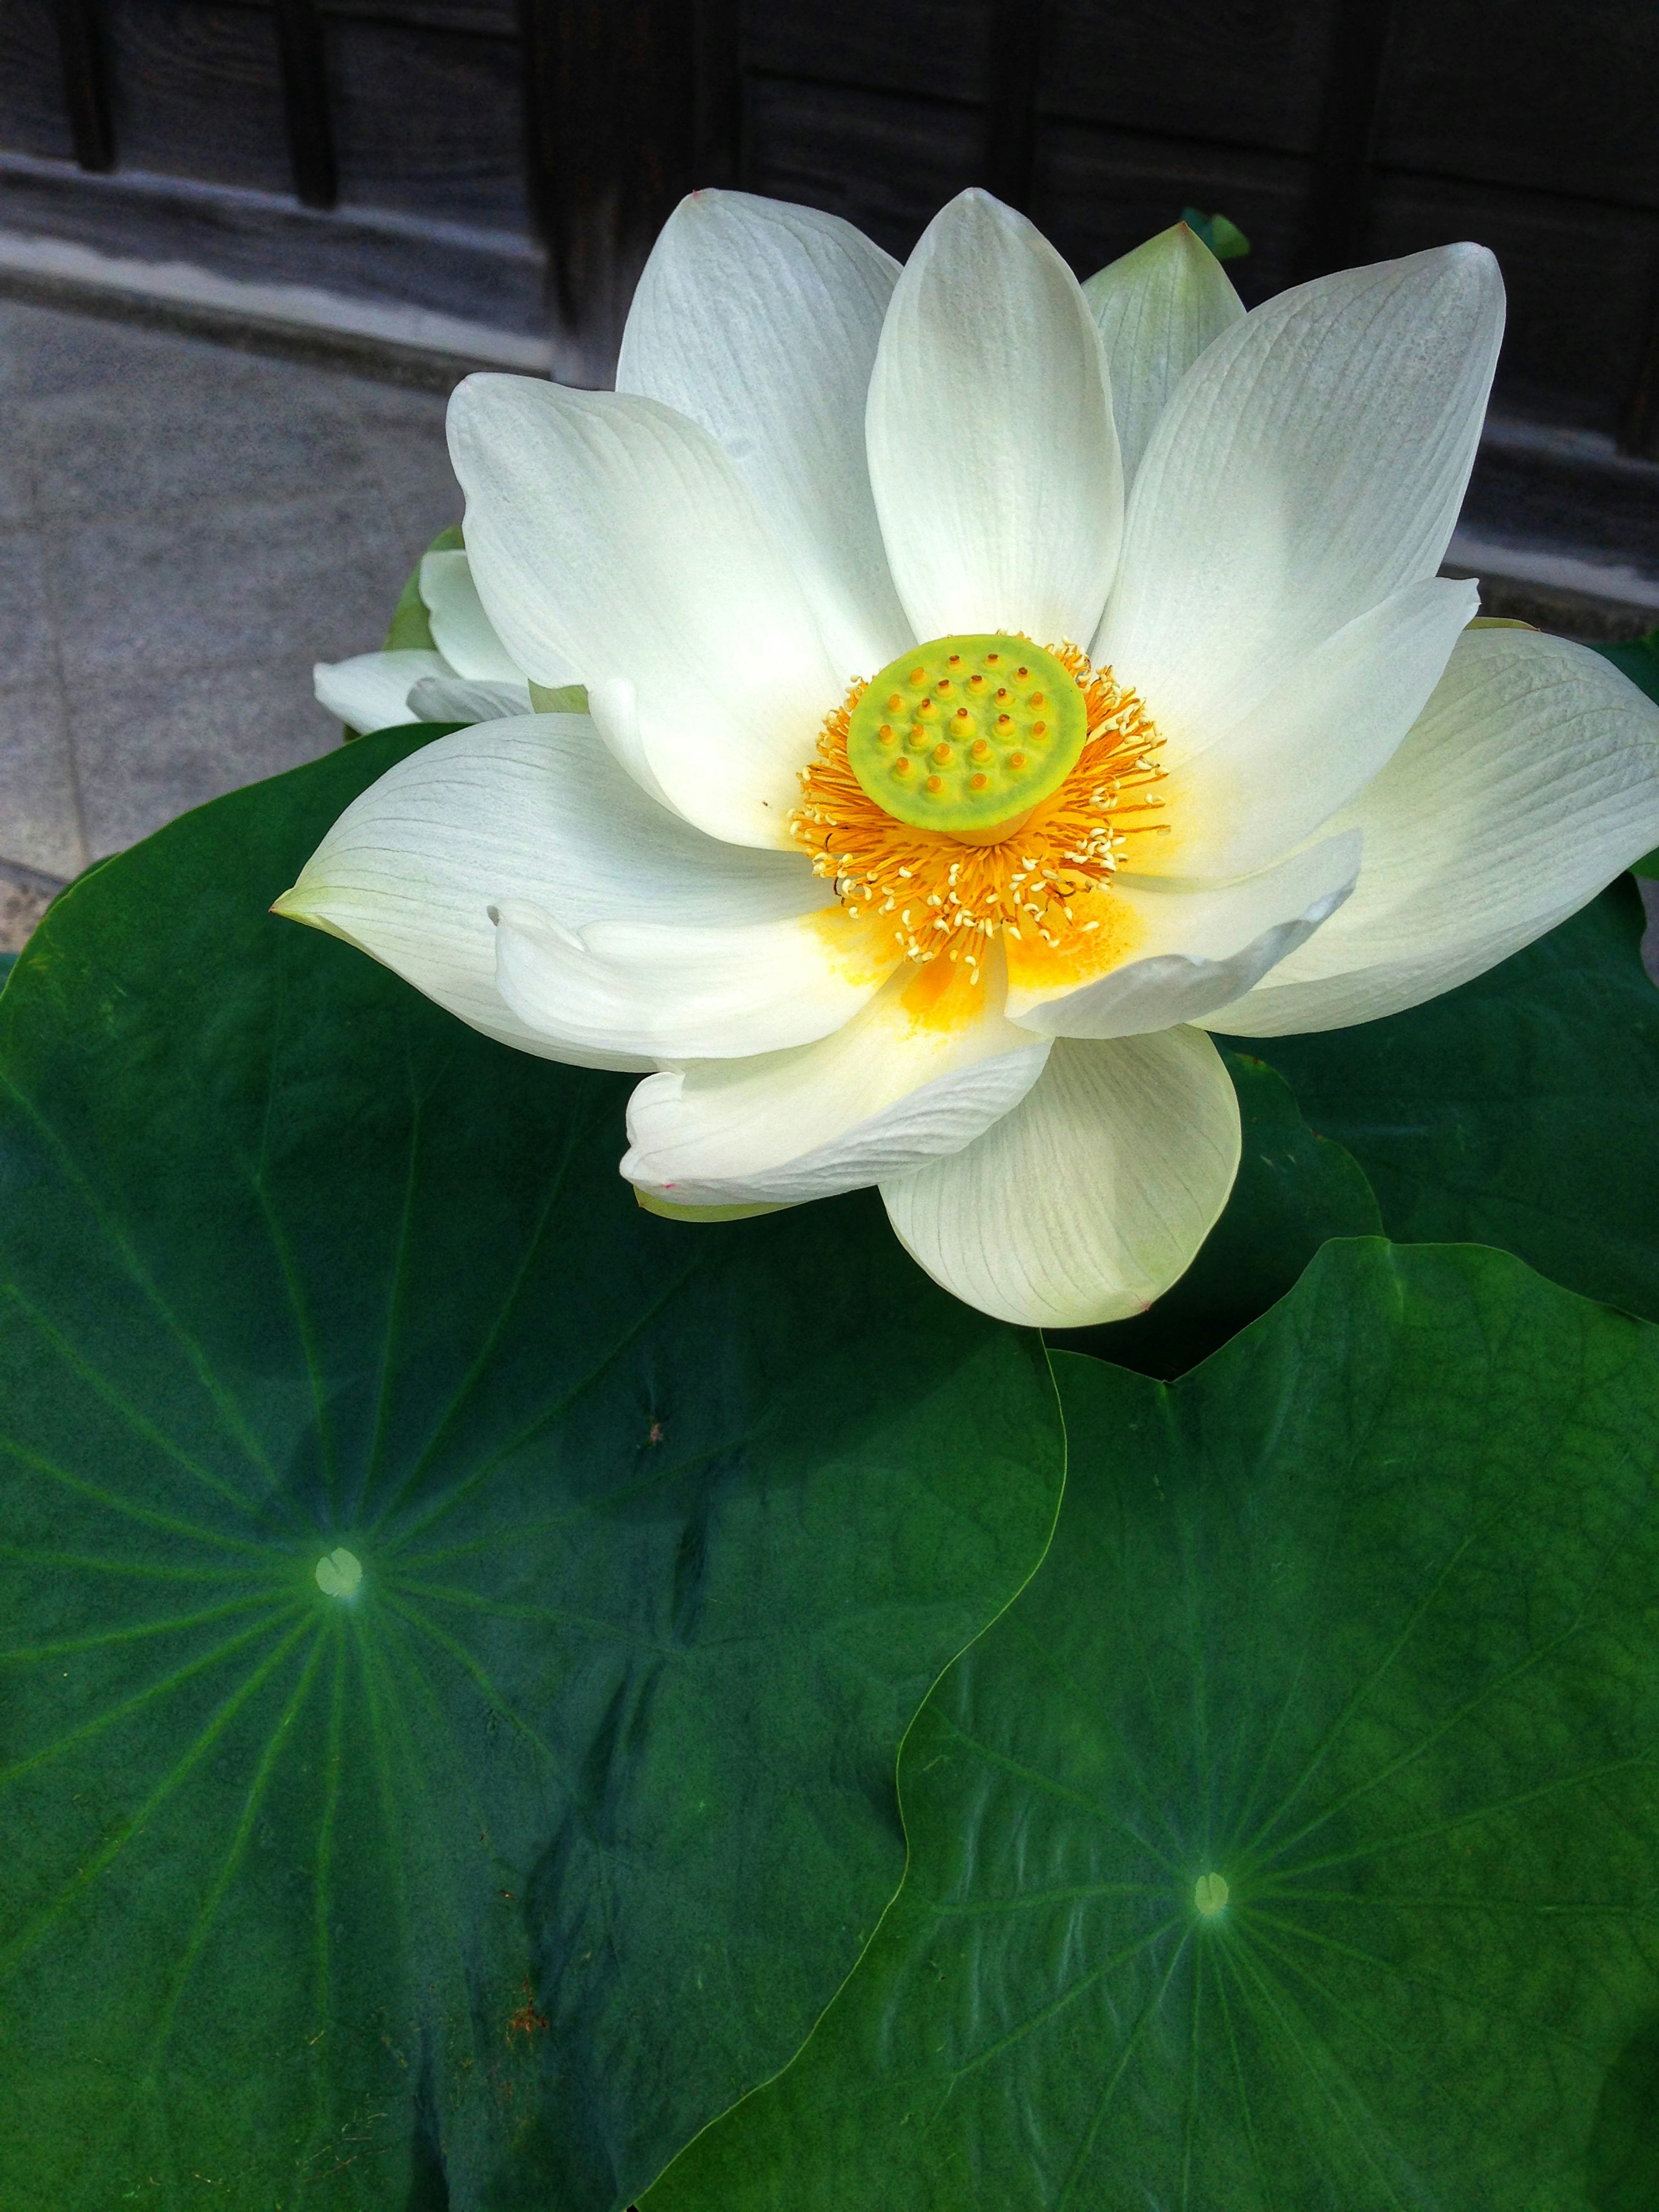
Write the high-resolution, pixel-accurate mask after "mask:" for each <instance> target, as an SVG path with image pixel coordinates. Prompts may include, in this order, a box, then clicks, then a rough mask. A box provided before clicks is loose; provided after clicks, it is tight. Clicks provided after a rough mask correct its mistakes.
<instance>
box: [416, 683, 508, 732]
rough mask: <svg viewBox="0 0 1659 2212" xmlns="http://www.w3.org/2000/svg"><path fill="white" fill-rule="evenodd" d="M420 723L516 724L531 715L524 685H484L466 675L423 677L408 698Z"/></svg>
mask: <svg viewBox="0 0 1659 2212" xmlns="http://www.w3.org/2000/svg"><path fill="white" fill-rule="evenodd" d="M409 711H410V714H413V715H414V717H415V718H416V720H417V721H422V722H503V721H516V720H518V719H519V718H520V716H521V715H524V714H531V713H532V712H533V711H534V710H533V709H532V706H531V704H530V686H529V685H528V684H524V683H519V684H487V683H483V682H482V681H480V680H479V679H478V678H473V677H466V676H423V677H422V678H421V680H420V682H419V683H418V684H416V686H415V688H414V690H412V691H410V695H409Z"/></svg>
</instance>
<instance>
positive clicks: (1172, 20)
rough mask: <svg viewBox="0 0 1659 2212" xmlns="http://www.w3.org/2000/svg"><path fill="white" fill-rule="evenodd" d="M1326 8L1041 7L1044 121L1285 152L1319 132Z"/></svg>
mask: <svg viewBox="0 0 1659 2212" xmlns="http://www.w3.org/2000/svg"><path fill="white" fill-rule="evenodd" d="M1331 15H1332V7H1331V0H1206V4H1203V5H1195V4H1194V0H1181V4H1178V5H1175V6H1171V5H1170V0H1116V4H1115V5H1113V6H1110V7H1103V6H1102V5H1101V4H1100V0H1048V7H1047V9H1046V10H1045V14H1044V21H1043V31H1042V91H1041V94H1040V95H1039V104H1040V106H1042V108H1043V109H1044V110H1045V112H1048V113H1050V114H1054V115H1064V116H1071V117H1075V118H1079V119H1081V120H1085V121H1091V122H1101V123H1114V124H1118V125H1124V126H1127V128H1129V129H1132V130H1136V131H1157V132H1159V133H1167V134H1168V135H1169V136H1170V137H1175V138H1213V139H1215V140H1217V141H1218V142H1219V143H1223V144H1229V145H1242V146H1254V147H1260V148H1262V149H1268V150H1276V151H1279V152H1285V153H1298V154H1299V153H1308V152H1310V151H1311V149H1312V148H1313V146H1314V143H1315V141H1316V137H1317V136H1318V131H1319V119H1320V112H1321V102H1322V94H1323V88H1324V81H1325V71H1326V64H1327V60H1328V52H1329V41H1330V24H1331Z"/></svg>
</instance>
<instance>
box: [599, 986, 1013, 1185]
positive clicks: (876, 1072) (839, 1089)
mask: <svg viewBox="0 0 1659 2212" xmlns="http://www.w3.org/2000/svg"><path fill="white" fill-rule="evenodd" d="M911 972H912V971H910V970H908V969H906V970H902V971H901V973H900V974H899V975H896V976H895V977H894V978H893V980H892V981H891V982H890V983H889V984H888V985H887V986H886V987H885V988H884V990H883V991H881V992H880V993H879V994H878V995H877V996H876V997H875V998H874V999H873V1000H872V1001H871V1002H870V1004H869V1005H868V1006H866V1007H865V1009H864V1011H863V1012H861V1013H860V1014H857V1015H855V1016H854V1018H853V1019H852V1020H851V1021H850V1022H848V1024H846V1026H845V1027H844V1028H842V1029H840V1030H836V1032H835V1034H834V1035H833V1036H828V1037H825V1038H824V1039H823V1041H822V1042H820V1043H817V1044H810V1045H803V1046H801V1047H799V1048H798V1049H797V1050H795V1051H793V1052H775V1053H767V1054H763V1056H761V1057H759V1058H757V1059H754V1060H704V1061H702V1062H694V1063H693V1064H692V1065H691V1066H689V1067H686V1068H684V1069H681V1070H676V1071H673V1072H671V1073H666V1074H662V1075H656V1076H653V1077H652V1079H650V1081H649V1082H647V1083H642V1084H641V1085H640V1087H639V1089H638V1090H637V1091H635V1093H634V1096H633V1098H632V1100H631V1102H630V1103H629V1109H628V1134H629V1142H630V1147H631V1148H630V1150H629V1152H628V1154H627V1156H626V1158H624V1159H623V1166H622V1171H623V1174H624V1175H625V1176H627V1177H628V1179H629V1182H634V1183H637V1184H638V1185H640V1187H641V1188H642V1189H645V1190H647V1191H649V1192H651V1193H652V1194H653V1195H655V1196H657V1197H659V1198H665V1199H669V1200H672V1201H673V1202H674V1203H675V1204H676V1205H681V1206H727V1205H732V1204H737V1203H741V1202H743V1201H745V1200H772V1201H774V1202H777V1203H782V1204H796V1203H799V1201H801V1200H805V1199H811V1198H827V1197H829V1196H830V1195H832V1194H834V1193H835V1192H836V1191H842V1190H858V1189H861V1188H864V1187H865V1186H866V1184H869V1183H874V1182H881V1181H882V1179H883V1178H884V1176H891V1175H898V1174H902V1173H903V1172H904V1171H905V1170H907V1169H908V1168H912V1167H915V1166H918V1165H920V1164H921V1162H922V1161H924V1160H927V1159H933V1158H937V1157H938V1156H939V1155H940V1154H941V1153H945V1152H957V1151H959V1150H960V1149H961V1147H962V1146H963V1145H966V1144H969V1143H970V1142H971V1141H972V1140H973V1139H974V1138H975V1137H976V1136H978V1135H979V1134H980V1133H981V1131H982V1130H984V1129H987V1128H988V1127H989V1126H990V1125H991V1123H992V1122H993V1121H995V1120H997V1119H998V1117H999V1116H1000V1115H1003V1114H1006V1112H1007V1111H1008V1110H1009V1109H1010V1107H1012V1106H1013V1105H1015V1104H1017V1103H1018V1101H1019V1100H1020V1099H1021V1098H1023V1097H1024V1095H1025V1093H1026V1091H1028V1090H1029V1089H1030V1086H1031V1085H1032V1084H1033V1083H1035V1082H1036V1079H1037V1076H1038V1074H1039V1073H1040V1072H1041V1070H1042V1063H1043V1061H1044V1060H1045V1059H1046V1058H1047V1056H1048V1049H1049V1047H1048V1040H1047V1039H1046V1038H1034V1037H1032V1036H1030V1032H1029V1031H1026V1030H1017V1029H1015V1028H1014V1027H1013V1026H1012V1024H1010V1023H1008V1022H1006V1021H1004V1020H1003V1019H1002V1018H1001V1017H1000V1015H998V1014H996V1013H994V1012H986V1013H984V1014H982V1015H981V1017H980V1018H978V1019H977V1020H975V1021H974V1022H973V1023H971V1024H964V1025H963V1026H960V1027H957V1028H954V1029H948V1030H941V1029H929V1028H925V1027H921V1026H919V1025H918V1024H915V1022H914V1021H912V1019H911V1018H910V1017H909V1015H908V1013H907V1012H906V1011H905V1009H904V1006H903V1004H902V999H903V994H904V991H905V989H906V987H907V981H908V975H910V973H911ZM986 1001H987V1006H992V1005H994V1002H995V1001H994V987H993V985H991V984H987V991H986Z"/></svg>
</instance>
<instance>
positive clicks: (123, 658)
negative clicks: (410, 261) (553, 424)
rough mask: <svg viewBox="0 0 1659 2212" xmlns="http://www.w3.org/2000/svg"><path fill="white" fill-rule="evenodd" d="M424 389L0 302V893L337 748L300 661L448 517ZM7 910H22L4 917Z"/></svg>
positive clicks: (395, 587)
mask: <svg viewBox="0 0 1659 2212" xmlns="http://www.w3.org/2000/svg"><path fill="white" fill-rule="evenodd" d="M444 407H445V401H444V398H443V396H442V394H441V393H438V392H430V391H422V390H410V389H403V388H399V387H398V386H395V385H392V384H387V383H382V382H379V381H377V380H374V378H372V377H368V376H360V375H356V374H348V373H345V372H343V371H342V370H339V369H336V368H329V367H326V366H319V365H318V364H316V363H315V362H295V361H285V360H272V359H266V358H263V357H261V356H258V355H256V354H249V353H247V352H244V351H239V350H237V349H234V348H232V347H229V346H226V345H219V344H216V343H212V342H211V341H210V340H208V339H206V338H203V337H196V336H191V335H188V334H185V333H183V332H179V331H167V330H155V329H141V328H137V327H134V326H133V325H130V324H127V323H124V322H119V321H108V322H105V321H101V320H100V319H97V318H96V317H94V316H90V315H88V314H86V313H71V312H69V311H66V310H61V309H56V308H52V307H44V306H40V305H39V304H35V303H33V302H29V301H17V300H9V299H0V884H3V883H7V882H11V883H13V884H14V887H15V884H21V885H22V889H21V890H19V891H18V894H17V896H16V897H15V898H14V897H12V896H10V894H9V893H8V897H7V913H8V915H9V920H8V921H6V922H5V925H4V929H3V931H0V933H11V934H15V932H16V930H17V929H18V928H20V927H24V926H25V925H26V923H27V917H28V915H31V914H32V913H33V911H34V910H35V908H36V907H37V906H38V903H39V901H40V897H42V896H46V895H49V893H50V890H51V888H52V884H54V883H55V882H59V881H62V880H63V879H64V878H67V877H69V876H71V875H74V874H75V873H76V872H78V871H79V870H80V869H81V868H82V867H84V866H86V865H87V864H88V860H90V859H93V858H95V857H100V856H102V855H103V854H106V853H110V852H112V851H115V850H118V848H121V847H122V846H124V845H126V844H130V843H131V842H133V841H134V840H135V839H137V838H139V837H142V836H148V835H149V832H150V831H151V830H153V829H158V828H160V826H161V824H162V823H164V822H167V821H169V820H171V819H172V817H173V816H174V815H176V814H179V813H180V812H182V811H184V810H185V808H187V807H190V806H195V805H200V804H201V803H202V802H203V801H204V799H210V798H213V797H216V796H217V794H218V793H221V792H223V791H226V790H228V789H231V788H232V787H234V786H235V785H237V784H239V783H245V782H249V781H254V780H256V779H258V778H259V777H261V776H264V775H275V774H276V773H277V772H279V771H280V770H281V769H286V768H290V767H292V766H294V765H295V763H297V762H299V761H301V760H304V759H307V758H310V757H314V756H315V755H317V754H319V753H322V752H325V751H326V750H329V749H330V748H331V746H333V745H335V744H337V743H338V742H339V732H338V729H337V726H336V725H335V724H334V723H333V722H332V721H331V719H330V718H329V717H328V716H327V715H326V714H324V713H323V711H322V709H321V708H319V706H318V705H317V704H316V702H315V700H314V699H313V696H312V689H311V665H312V663H313V660H318V659H326V660H334V659H343V657H344V656H346V655H347V654H349V653H362V652H365V651H367V650H368V649H370V648H372V647H374V646H376V645H378V644H379V643H380V641H381V638H382V637H383V635H384V634H385V629H386V622H387V619H388V617H389V616H390V614H391V611H392V605H393V604H394V603H395V601H396V599H397V596H398V592H399V590H400V589H401V588H402V586H403V583H404V579H405V577H406V576H407V575H408V574H409V571H410V568H411V567H412V566H413V564H414V562H415V561H416V558H417V557H418V556H419V554H420V552H421V550H422V547H423V546H424V545H425V544H427V542H428V539H430V538H432V537H433V535H434V534H435V532H437V531H439V530H440V529H441V528H442V527H443V526H445V525H446V524H447V523H448V522H451V521H453V520H457V519H458V518H459V513H460V497H459V492H458V490H457V489H456V486H455V483H454V480H453V476H452V474H451V471H450V468H449V459H448V454H447V450H446V447H445V444H444V427H443V426H444ZM14 908H15V912H13V909H14Z"/></svg>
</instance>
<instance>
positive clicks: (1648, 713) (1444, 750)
mask: <svg viewBox="0 0 1659 2212" xmlns="http://www.w3.org/2000/svg"><path fill="white" fill-rule="evenodd" d="M1344 824H1347V825H1352V827H1354V828H1357V829H1361V830H1362V831H1363V832H1364V839H1365V860H1364V867H1363V868H1362V869H1361V871H1360V876H1359V887H1358V890H1356V891H1355V893H1354V895H1353V896H1352V899H1350V900H1349V902H1348V903H1347V905H1346V907H1344V908H1343V909H1342V911H1341V913H1340V915H1336V916H1335V917H1334V919H1333V920H1332V921H1329V922H1328V923H1327V924H1326V926H1325V927H1324V928H1323V929H1322V930H1321V931H1320V932H1319V933H1318V935H1317V936H1316V937H1315V938H1313V939H1310V942H1309V943H1307V944H1306V945H1303V946H1302V947H1301V949H1300V950H1299V951H1297V952H1294V953H1292V954H1291V957H1289V959H1287V960H1285V962H1284V963H1282V965H1281V966H1279V967H1278V968H1276V969H1274V970H1273V974H1272V975H1270V976H1269V977H1268V978H1267V981H1265V982H1263V983H1261V984H1260V985H1258V986H1257V987H1256V988H1255V990H1253V991H1252V992H1251V993H1250V994H1249V996H1248V997H1247V998H1243V999H1241V1000H1238V1001H1237V1004H1235V1005H1233V1006H1224V1007H1223V1008H1222V1009H1221V1011H1220V1012H1218V1014H1216V1015H1215V1016H1214V1017H1213V1018H1212V1020H1211V1021H1210V1023H1209V1024H1208V1026H1209V1027H1211V1028H1213V1029H1218V1030H1225V1031H1227V1032H1228V1033H1229V1034H1231V1035H1237V1036H1288V1035H1291V1033H1293V1032H1295V1031H1297V1030H1329V1029H1343V1028H1346V1026H1347V1025H1348V1024H1350V1023H1352V1022H1369V1021H1375V1020H1376V1018H1378V1017H1379V1016H1380V1015H1383V1014H1394V1013H1399V1012H1401V1010H1402V1009H1403V1008H1405V1007H1407V1006H1417V1005H1419V1004H1420V1003H1421V1001H1422V1000H1425V999H1432V998H1435V997H1437V995H1438V994H1439V993H1441V992H1442V991H1449V990H1451V989H1452V988H1453V987H1454V986H1455V985H1456V984H1459V983H1465V982H1467V981H1468V980H1469V978H1470V977H1471V976H1473V975H1480V974H1482V973H1484V971H1485V970H1486V969H1488V968H1491V967H1493V966H1495V965H1496V963H1498V961H1500V960H1504V959H1507V958H1508V957H1509V956H1510V953H1511V952H1516V951H1519V950H1520V949H1521V947H1522V945H1529V944H1531V942H1532V940H1533V939H1534V938H1535V937H1540V936H1541V935H1542V934H1543V933H1544V932H1545V931H1546V930H1547V929H1550V928H1553V927H1554V925H1555V924H1556V923H1557V922H1558V921H1563V920H1565V917H1566V916H1567V915H1570V914H1572V913H1574V912H1575V911H1576V910H1577V908H1579V907H1581V906H1583V904H1584V902H1585V901H1586V900H1588V899H1590V898H1593V897H1594V896H1595V893H1596V892H1597V891H1598V890H1601V887H1602V885H1603V884H1606V883H1607V882H1609V881H1610V880H1611V879H1612V878H1613V876H1615V875H1617V874H1618V872H1619V871H1620V869H1621V868H1626V867H1628V866H1629V865H1630V863H1631V862H1632V860H1638V859H1639V858H1640V857H1641V855H1642V854H1644V853H1645V852H1648V851H1650V850H1651V848H1653V847H1654V846H1655V845H1656V844H1659V708H1656V707H1655V706H1654V705H1653V703H1652V702H1651V701H1650V700H1648V699H1646V698H1644V696H1643V695H1642V694H1641V693H1640V692H1639V691H1638V690H1637V689H1636V687H1635V685H1634V684H1631V683H1629V682H1628V681H1627V680H1626V678H1624V677H1623V676H1621V675H1620V673H1619V671H1617V670H1616V669H1614V668H1613V667H1611V666H1609V665H1608V664H1607V661H1605V660H1603V659H1601V655H1600V654H1599V653H1591V652H1590V651H1589V648H1588V647H1584V646H1578V645H1569V644H1567V643H1566V641H1565V640H1564V639H1561V638H1558V637H1544V636H1541V635H1537V634H1535V633H1531V632H1528V631H1525V630H1515V629H1487V630H1470V631H1468V632H1466V633H1465V635H1463V636H1462V638H1461V639H1460V640H1459V641H1458V644H1457V647H1456V650H1455V652H1454V653H1453V654H1452V658H1451V665H1450V666H1449V668H1448V669H1447V671H1446V673H1445V676H1444V677H1443V678H1442V680H1441V683H1440V684H1439V686H1438V687H1437V690H1436V691H1435V694H1434V696H1433V697H1432V698H1431V700H1430V702H1429V704H1428V707H1427V708H1426V709H1425V712H1424V714H1423V715H1422V717H1421V718H1420V720H1419V722H1418V724H1417V726H1416V727H1415V728H1414V729H1413V732H1412V733H1411V735H1410V736H1409V737H1408V738H1407V740H1406V742H1405V744H1403V745H1401V748H1400V750H1399V751H1398V752H1397V753H1395V757H1394V758H1393V759H1392V760H1391V761H1390V762H1389V765H1388V766H1387V768H1385V769H1383V773H1382V775H1379V776H1378V777H1377V778H1376V781H1375V782H1373V783H1371V784H1370V785H1369V786H1368V787H1366V789H1365V790H1364V791H1363V792H1362V793H1360V794H1359V797H1358V799H1356V800H1355V801H1354V803H1353V805H1352V806H1351V807H1349V808H1348V809H1347V810H1346V811H1345V812H1344V813H1343V814H1342V815H1340V816H1339V817H1338V818H1337V821H1336V822H1334V823H1332V825H1331V826H1332V828H1333V829H1335V828H1338V827H1339V826H1341V825H1344Z"/></svg>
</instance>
